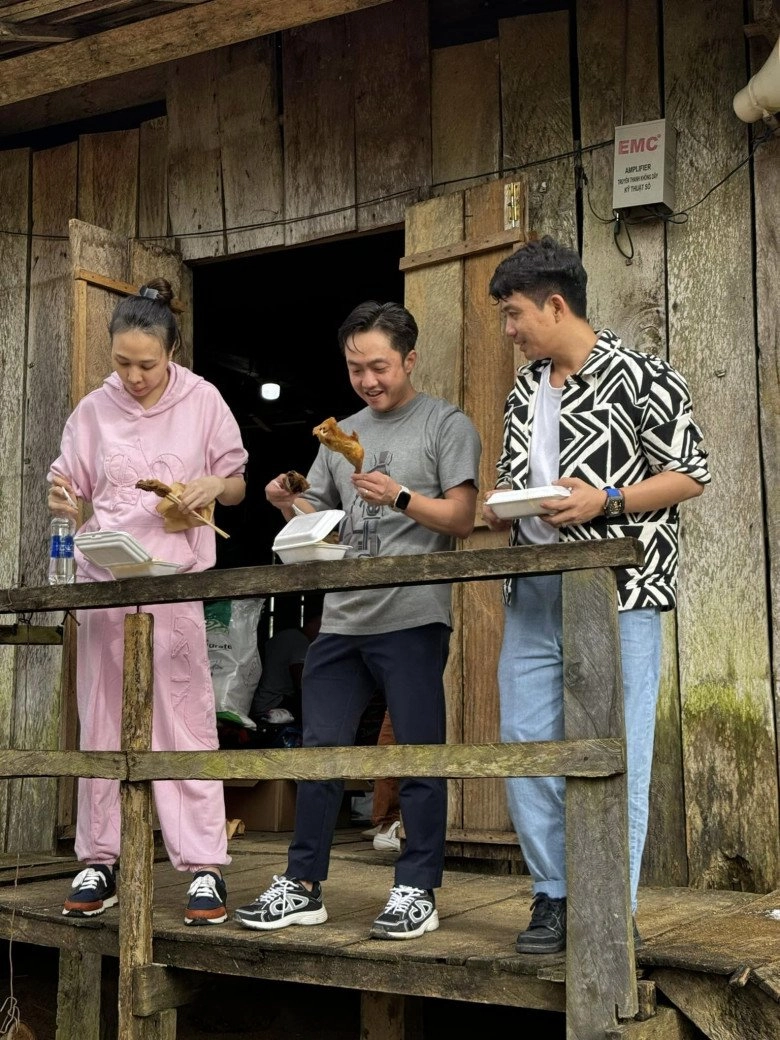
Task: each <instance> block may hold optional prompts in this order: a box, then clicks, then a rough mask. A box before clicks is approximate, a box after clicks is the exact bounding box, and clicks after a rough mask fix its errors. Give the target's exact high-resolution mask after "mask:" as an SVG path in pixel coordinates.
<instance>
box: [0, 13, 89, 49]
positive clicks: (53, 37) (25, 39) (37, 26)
mask: <svg viewBox="0 0 780 1040" xmlns="http://www.w3.org/2000/svg"><path fill="white" fill-rule="evenodd" d="M81 35H82V34H81V33H80V32H79V30H78V29H76V28H75V26H72V25H49V24H47V23H46V22H9V21H7V20H5V19H3V20H2V21H0V40H13V41H14V43H62V42H63V40H77V39H78V38H79V37H80V36H81Z"/></svg>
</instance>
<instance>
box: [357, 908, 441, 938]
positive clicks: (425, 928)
mask: <svg viewBox="0 0 780 1040" xmlns="http://www.w3.org/2000/svg"><path fill="white" fill-rule="evenodd" d="M438 927H439V911H438V910H434V911H433V913H432V914H431V916H430V917H428V918H426V920H424V921H423V923H422V924H421V925H420V927H419V928H415V930H414V931H413V932H391V931H388V930H387V929H385V928H381V927H379V928H378V927H377V926H376V925H374V927H372V929H371V938H372V939H417V938H418V937H419V936H421V935H424V934H425V933H426V932H435V931H436V929H437V928H438Z"/></svg>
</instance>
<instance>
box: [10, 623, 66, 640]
mask: <svg viewBox="0 0 780 1040" xmlns="http://www.w3.org/2000/svg"><path fill="white" fill-rule="evenodd" d="M0 643H2V644H4V645H5V646H24V645H27V644H35V645H38V646H61V645H62V626H61V625H49V626H44V625H28V624H26V623H25V624H22V623H20V624H17V625H0Z"/></svg>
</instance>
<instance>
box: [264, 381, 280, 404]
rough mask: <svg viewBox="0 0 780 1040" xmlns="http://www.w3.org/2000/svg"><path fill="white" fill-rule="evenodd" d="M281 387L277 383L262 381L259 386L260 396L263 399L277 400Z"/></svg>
mask: <svg viewBox="0 0 780 1040" xmlns="http://www.w3.org/2000/svg"><path fill="white" fill-rule="evenodd" d="M281 392H282V388H281V387H280V386H279V384H278V383H263V385H262V386H261V387H260V396H261V397H262V398H263V400H264V401H278V400H279V394H280V393H281Z"/></svg>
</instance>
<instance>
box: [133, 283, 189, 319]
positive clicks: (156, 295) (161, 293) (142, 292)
mask: <svg viewBox="0 0 780 1040" xmlns="http://www.w3.org/2000/svg"><path fill="white" fill-rule="evenodd" d="M138 295H139V296H142V297H144V298H145V299H148V300H156V301H157V302H158V303H164V304H165V305H166V307H169V308H170V309H171V310H172V311H173V313H174V314H181V313H182V311H183V310H184V307H183V306H182V304H181V302H180V301H179V300H177V299H175V297H174V295H173V289H172V288H171V283H170V282H169V281H168V280H167V279H165V278H152V279H150V281H148V282H146V283H145V284H144V285H142V286H141V288H140V289H139V290H138Z"/></svg>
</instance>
